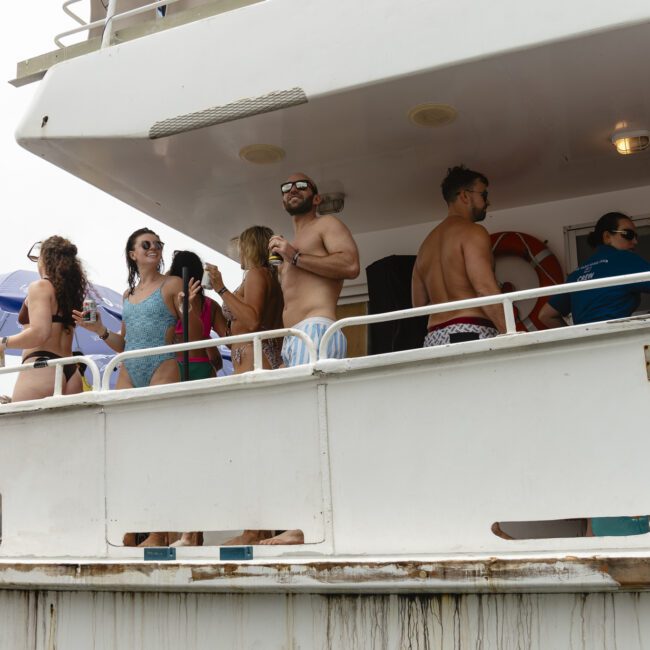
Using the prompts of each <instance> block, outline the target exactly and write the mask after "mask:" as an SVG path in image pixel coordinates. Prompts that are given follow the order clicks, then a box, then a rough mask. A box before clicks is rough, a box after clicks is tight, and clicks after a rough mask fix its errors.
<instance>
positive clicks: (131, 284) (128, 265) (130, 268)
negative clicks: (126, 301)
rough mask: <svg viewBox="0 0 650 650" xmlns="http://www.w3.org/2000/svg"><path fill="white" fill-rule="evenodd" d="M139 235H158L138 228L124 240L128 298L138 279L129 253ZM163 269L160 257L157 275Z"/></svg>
mask: <svg viewBox="0 0 650 650" xmlns="http://www.w3.org/2000/svg"><path fill="white" fill-rule="evenodd" d="M140 235H153V236H154V237H158V234H157V233H155V232H154V231H153V230H150V229H149V228H139V229H138V230H136V231H135V232H133V233H131V234H130V235H129V238H128V239H127V240H126V250H125V251H124V255H125V256H126V268H127V269H128V271H129V277H128V279H127V282H128V284H129V291H128V294H127V295H129V296H132V295H133V292H134V290H135V281H136V279H137V278H139V277H140V274H139V273H138V265H137V264H136V263H135V261H134V260H132V259H131V257H130V256H129V253H130V252H131V251H132V250H133V249H134V248H135V240H136V239H137V238H138V237H139V236H140ZM158 239H160V237H158ZM163 267H164V262H163V261H162V257H161V258H160V264H159V265H158V272H159V273H160V272H162V269H163Z"/></svg>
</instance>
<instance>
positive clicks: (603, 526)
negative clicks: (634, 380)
mask: <svg viewBox="0 0 650 650" xmlns="http://www.w3.org/2000/svg"><path fill="white" fill-rule="evenodd" d="M587 241H588V242H589V244H590V245H591V246H593V247H596V252H595V253H594V254H593V255H592V256H591V257H590V258H589V259H588V260H587V261H586V262H585V263H584V264H583V265H582V266H580V267H578V268H577V269H576V270H575V271H573V273H571V274H569V276H568V277H567V282H580V281H583V280H595V279H598V278H608V277H612V276H615V275H626V274H628V273H641V272H643V271H650V263H648V262H646V261H645V260H644V259H643V258H642V257H640V256H639V255H637V254H636V253H634V252H633V251H634V249H635V247H636V244H637V234H636V228H635V226H634V223H633V222H632V220H631V219H630V218H629V217H627V216H626V215H624V214H622V213H621V212H608V213H607V214H605V215H603V216H602V217H601V218H600V219H599V220H598V223H597V224H596V228H595V229H594V231H593V232H591V233H589V238H588V240H587ZM642 292H650V282H641V283H636V284H625V285H620V286H617V287H606V288H603V289H591V290H589V291H576V292H574V293H565V294H560V295H557V296H551V298H550V299H549V301H548V303H546V304H545V305H544V306H543V307H542V310H541V311H540V314H539V317H540V319H541V321H542V322H543V323H544V324H545V325H546V326H547V327H562V326H564V325H566V323H565V321H564V318H563V317H564V316H568V315H569V314H571V316H572V319H573V323H574V324H575V325H579V324H581V323H593V322H595V321H603V320H611V319H613V318H625V317H627V316H629V315H630V314H632V312H634V310H635V309H636V308H637V307H638V306H639V300H640V295H639V294H640V293H642ZM649 521H650V520H649V518H648V517H647V516H639V517H593V518H592V519H590V520H589V526H588V532H587V534H588V535H594V536H597V537H603V536H613V535H640V534H643V533H647V532H648V531H649Z"/></svg>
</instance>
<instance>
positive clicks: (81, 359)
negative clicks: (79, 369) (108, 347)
mask: <svg viewBox="0 0 650 650" xmlns="http://www.w3.org/2000/svg"><path fill="white" fill-rule="evenodd" d="M71 363H74V364H77V363H85V364H86V366H87V367H88V368H90V374H91V375H92V387H93V390H99V389H100V385H101V378H100V373H99V368H98V367H97V364H96V363H95V362H94V361H93V360H92V359H91V358H90V357H86V356H83V355H78V356H75V357H62V358H61V359H46V360H44V361H34V362H33V363H23V364H21V365H19V366H7V367H6V368H0V375H9V374H11V373H14V372H24V371H25V370H34V369H37V370H38V369H39V368H50V367H52V366H54V368H55V370H54V393H53V395H54V396H59V395H61V391H62V388H63V366H67V365H70V364H71Z"/></svg>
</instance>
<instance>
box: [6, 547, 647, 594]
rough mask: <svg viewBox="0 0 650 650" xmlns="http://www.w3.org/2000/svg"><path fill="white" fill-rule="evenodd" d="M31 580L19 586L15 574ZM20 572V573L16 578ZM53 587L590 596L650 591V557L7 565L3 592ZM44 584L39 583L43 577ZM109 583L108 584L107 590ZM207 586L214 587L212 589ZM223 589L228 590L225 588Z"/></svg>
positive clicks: (19, 563)
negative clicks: (577, 591)
mask: <svg viewBox="0 0 650 650" xmlns="http://www.w3.org/2000/svg"><path fill="white" fill-rule="evenodd" d="M16 572H17V573H19V574H23V575H24V576H25V577H26V578H27V579H26V580H17V579H16V578H15V574H16ZM12 573H13V575H12ZM30 575H31V576H33V577H34V584H35V585H36V584H42V583H43V582H44V581H47V582H48V583H50V582H53V583H55V584H56V585H58V586H59V588H65V589H75V588H80V589H83V588H89V587H95V588H102V586H104V587H106V584H107V583H109V584H110V585H111V586H113V587H115V586H116V585H117V586H118V588H123V589H138V588H143V589H154V588H157V587H158V588H166V589H174V590H183V589H188V588H189V589H191V588H192V585H198V584H201V583H203V584H205V586H206V587H207V588H210V587H211V586H212V587H214V588H216V589H219V588H222V589H223V588H225V589H232V590H233V591H235V590H236V591H241V590H242V589H244V590H251V591H253V590H255V589H256V588H269V587H270V586H272V585H275V586H276V587H277V588H279V589H283V588H289V589H291V588H299V589H301V590H304V591H309V590H310V589H314V590H316V591H320V590H326V591H336V590H337V587H339V588H340V589H345V590H353V591H354V589H355V587H359V588H360V589H361V588H366V589H368V588H372V587H373V585H376V586H378V587H380V588H381V589H382V590H386V591H391V590H392V589H395V590H399V589H400V588H401V587H405V586H406V585H410V586H413V587H415V588H417V589H418V590H422V591H427V589H430V590H432V591H433V590H435V591H439V590H441V589H444V588H445V587H446V588H448V589H449V591H450V592H454V591H477V592H498V591H508V590H511V589H513V588H516V589H517V590H525V589H526V586H527V585H528V586H529V587H530V586H532V585H534V584H538V585H540V584H541V585H543V587H544V589H545V590H549V591H552V590H553V587H554V585H557V590H558V591H560V590H567V584H577V585H580V584H582V585H583V586H584V585H586V587H584V588H585V589H587V590H589V589H590V585H591V589H593V590H603V589H605V590H614V591H616V590H635V591H639V590H648V589H650V557H609V558H606V557H590V558H577V557H573V556H571V557H563V558H537V559H499V558H487V559H482V560H475V559H472V560H445V561H440V562H436V561H432V560H427V561H425V560H422V561H416V560H409V561H356V560H350V561H340V560H339V561H332V562H326V561H319V562H263V563H262V562H259V561H258V562H242V563H232V562H229V563H209V564H208V563H205V564H198V563H196V562H191V563H190V562H188V563H183V562H164V563H150V562H147V563H144V562H115V563H106V562H103V563H91V562H89V563H59V564H57V563H49V562H40V563H24V562H23V563H21V562H16V563H10V562H6V561H5V562H4V563H2V564H0V588H2V587H4V588H7V587H10V586H13V585H15V584H17V582H20V584H22V585H25V584H27V586H28V585H29V582H30V580H29V578H28V576H30ZM39 577H40V578H41V579H40V582H39V580H38V578H39ZM103 583H104V584H103ZM207 583H212V585H209V584H207ZM220 583H221V584H220Z"/></svg>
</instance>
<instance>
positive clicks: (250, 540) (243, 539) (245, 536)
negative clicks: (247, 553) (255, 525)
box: [221, 530, 271, 546]
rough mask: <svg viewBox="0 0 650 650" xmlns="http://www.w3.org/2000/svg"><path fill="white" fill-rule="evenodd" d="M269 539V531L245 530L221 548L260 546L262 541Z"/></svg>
mask: <svg viewBox="0 0 650 650" xmlns="http://www.w3.org/2000/svg"><path fill="white" fill-rule="evenodd" d="M269 537H271V531H270V530H245V531H244V532H243V533H242V534H241V535H237V537H232V538H231V539H229V540H228V541H227V542H224V543H223V544H221V546H248V545H249V544H260V543H261V542H262V540H263V539H269Z"/></svg>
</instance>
